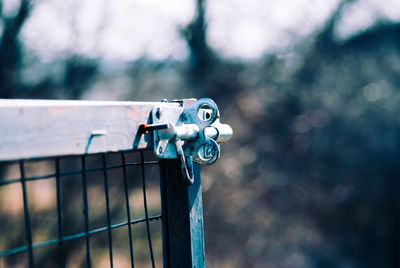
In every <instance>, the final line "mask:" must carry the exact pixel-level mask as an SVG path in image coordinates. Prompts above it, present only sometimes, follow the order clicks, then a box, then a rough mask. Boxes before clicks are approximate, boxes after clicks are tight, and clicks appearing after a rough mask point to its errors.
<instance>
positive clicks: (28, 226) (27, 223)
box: [19, 160, 34, 267]
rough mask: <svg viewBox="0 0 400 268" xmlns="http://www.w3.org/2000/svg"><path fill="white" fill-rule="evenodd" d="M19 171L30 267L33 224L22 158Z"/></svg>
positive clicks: (32, 264)
mask: <svg viewBox="0 0 400 268" xmlns="http://www.w3.org/2000/svg"><path fill="white" fill-rule="evenodd" d="M19 171H20V175H21V184H22V196H23V202H24V216H25V233H26V240H27V241H28V251H29V267H33V266H34V263H33V248H32V229H31V228H32V226H31V218H30V216H29V207H28V195H27V192H26V181H25V179H26V178H25V170H24V161H23V160H21V161H20V162H19Z"/></svg>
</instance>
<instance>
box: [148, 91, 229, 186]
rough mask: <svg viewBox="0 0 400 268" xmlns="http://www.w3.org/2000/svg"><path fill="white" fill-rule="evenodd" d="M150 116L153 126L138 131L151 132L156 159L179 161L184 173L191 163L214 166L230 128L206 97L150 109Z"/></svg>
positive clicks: (214, 105) (227, 137) (213, 103)
mask: <svg viewBox="0 0 400 268" xmlns="http://www.w3.org/2000/svg"><path fill="white" fill-rule="evenodd" d="M163 102H165V101H163ZM180 103H184V101H181V102H180ZM151 117H152V122H153V123H152V124H149V125H143V126H142V131H143V132H144V133H148V132H150V131H151V132H153V133H154V136H153V137H154V138H153V140H154V150H155V153H156V155H157V157H158V158H160V159H174V158H178V159H181V161H182V164H183V165H184V166H185V168H186V170H185V172H186V173H187V174H189V173H190V170H187V169H188V167H189V168H190V162H191V161H192V160H193V161H195V162H197V163H199V164H202V165H210V164H212V163H214V162H215V161H216V160H217V159H218V158H219V155H220V147H219V144H218V143H220V142H225V141H228V140H229V139H230V138H231V137H232V128H231V127H230V126H229V125H227V124H222V123H221V122H220V120H219V118H220V114H219V110H218V107H217V105H216V104H215V102H214V101H212V100H211V99H207V98H203V99H199V100H197V101H195V102H192V103H190V104H188V105H187V106H185V107H182V105H180V106H179V107H165V106H163V105H160V106H159V107H155V108H154V109H153V110H152V116H151ZM188 176H189V178H190V177H192V176H190V175H188ZM189 180H190V179H189ZM190 181H191V180H190ZM191 183H192V182H191ZM191 183H190V184H191Z"/></svg>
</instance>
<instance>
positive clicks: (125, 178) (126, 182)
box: [121, 153, 135, 267]
mask: <svg viewBox="0 0 400 268" xmlns="http://www.w3.org/2000/svg"><path fill="white" fill-rule="evenodd" d="M121 157H122V171H123V175H124V187H125V201H126V214H127V216H128V231H129V249H130V254H131V266H132V267H135V263H134V258H133V244H132V226H131V211H130V206H129V193H128V181H127V175H126V160H125V155H124V153H121Z"/></svg>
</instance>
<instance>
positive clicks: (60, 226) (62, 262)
mask: <svg viewBox="0 0 400 268" xmlns="http://www.w3.org/2000/svg"><path fill="white" fill-rule="evenodd" d="M56 190H57V216H58V239H59V243H58V244H59V250H60V267H61V268H64V267H65V257H64V241H63V235H64V230H63V217H62V203H61V199H62V198H61V181H60V158H58V157H57V158H56Z"/></svg>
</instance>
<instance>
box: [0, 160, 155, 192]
mask: <svg viewBox="0 0 400 268" xmlns="http://www.w3.org/2000/svg"><path fill="white" fill-rule="evenodd" d="M158 163H159V162H158V161H147V162H144V164H145V165H157V164H158ZM141 164H142V163H141V162H128V163H126V164H125V165H124V164H118V165H109V166H107V167H106V169H114V168H121V167H124V166H125V167H129V166H140V165H141ZM101 170H103V167H96V168H88V169H86V170H85V171H86V172H95V171H101ZM82 171H83V170H82V169H79V170H69V171H63V172H60V176H70V175H76V174H81V173H82ZM55 176H56V173H52V174H46V175H40V176H33V177H26V178H25V181H35V180H43V179H50V178H54V177H55ZM16 182H21V178H17V179H9V180H0V187H1V186H3V185H8V184H12V183H16Z"/></svg>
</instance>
